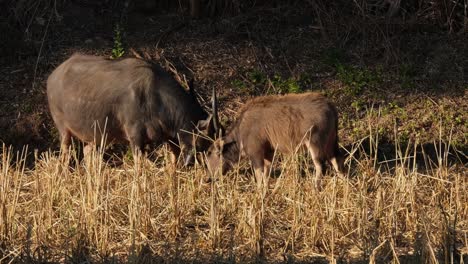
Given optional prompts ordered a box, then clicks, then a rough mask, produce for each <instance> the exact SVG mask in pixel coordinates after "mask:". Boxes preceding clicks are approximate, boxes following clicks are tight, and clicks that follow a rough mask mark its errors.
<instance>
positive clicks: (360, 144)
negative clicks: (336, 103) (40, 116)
mask: <svg viewBox="0 0 468 264" xmlns="http://www.w3.org/2000/svg"><path fill="white" fill-rule="evenodd" d="M378 140H379V139H378V137H377V134H376V133H375V132H374V130H373V129H372V128H370V129H369V136H368V137H366V138H364V139H362V140H360V141H357V142H355V143H354V144H353V145H351V146H350V147H349V149H346V151H347V152H348V156H347V160H346V169H347V171H348V175H347V176H346V177H337V176H335V174H334V173H333V172H332V170H330V172H329V173H330V174H329V175H327V176H326V177H325V179H324V184H323V189H322V190H320V191H319V190H316V189H315V188H314V181H313V179H314V176H313V175H314V173H313V166H312V165H311V162H310V158H309V157H307V156H301V155H299V156H294V157H282V158H279V159H277V160H276V161H275V162H274V163H276V166H275V169H274V170H273V171H272V176H271V177H270V179H269V186H268V190H267V192H266V194H263V193H262V192H261V191H259V190H258V189H257V185H256V183H255V180H254V178H255V177H252V175H251V169H250V167H249V166H248V164H247V163H246V162H244V163H241V165H240V166H239V167H237V168H235V169H234V170H233V171H232V172H230V173H229V174H228V175H225V176H219V175H218V176H215V177H214V178H213V179H212V180H211V181H210V182H207V181H206V179H207V174H206V171H205V170H204V168H203V167H202V166H200V165H198V164H196V165H195V167H193V168H191V169H184V170H182V169H177V170H176V169H174V167H173V166H172V165H171V164H170V162H169V161H170V158H169V153H168V151H167V149H166V148H162V149H160V150H159V151H158V152H157V155H158V156H159V157H160V158H159V159H158V161H157V162H152V161H149V160H146V159H142V160H139V161H138V162H133V161H131V159H128V158H123V160H122V164H121V165H118V166H110V165H109V164H107V163H106V161H105V160H104V159H102V158H101V155H102V153H99V152H97V151H95V152H93V153H92V156H91V157H90V159H89V161H88V162H86V161H81V162H80V161H79V160H78V158H76V157H75V156H72V157H69V158H70V159H71V160H74V162H71V163H70V164H71V165H69V166H68V165H65V163H64V162H62V160H63V157H60V156H59V154H58V153H51V152H46V153H42V154H40V155H37V154H36V157H35V165H34V168H32V169H27V167H26V155H27V154H30V155H31V153H30V152H29V151H28V149H26V148H25V149H24V150H23V151H22V152H19V153H13V152H12V151H11V150H9V149H8V148H7V147H6V146H3V148H2V152H1V153H2V154H1V164H0V166H1V167H0V258H1V260H0V262H2V263H3V262H18V263H19V262H26V263H33V262H34V263H37V262H38V261H42V262H57V261H59V262H63V261H69V262H75V263H78V262H85V263H86V262H106V263H111V262H112V263H115V262H118V261H122V262H130V263H133V262H144V263H146V262H157V261H162V260H165V261H177V262H183V261H187V262H192V261H203V260H208V261H211V262H230V263H233V262H239V261H240V262H245V261H256V260H258V259H259V258H261V259H264V260H267V261H280V262H281V261H288V260H292V259H293V260H297V261H301V260H303V261H310V260H324V261H331V262H334V261H337V260H349V261H351V262H352V261H359V260H367V261H370V262H371V263H382V261H383V262H391V261H394V262H396V263H398V261H399V260H401V259H402V258H406V257H411V258H412V259H413V260H414V261H415V263H439V262H440V263H443V262H445V261H446V260H447V261H450V260H451V258H454V259H453V261H460V255H457V252H460V251H461V252H462V253H464V254H465V255H466V253H467V249H468V240H467V236H468V191H467V190H468V182H467V175H466V173H467V170H466V167H464V166H463V165H462V166H460V164H459V163H458V165H456V164H457V163H455V164H454V165H451V163H450V162H449V160H448V157H449V153H448V152H449V151H450V152H452V153H456V150H453V149H450V148H445V149H444V148H442V147H441V146H439V142H440V143H441V144H442V143H443V139H442V136H441V138H440V139H438V140H437V141H435V145H436V148H437V147H438V146H439V147H438V148H437V149H438V150H439V151H438V152H437V158H438V159H437V160H435V161H433V160H431V159H429V157H428V156H427V155H426V154H425V153H424V151H421V149H420V148H418V147H419V146H418V145H417V144H407V145H405V146H401V145H400V144H399V143H398V142H396V144H395V150H394V151H395V153H393V155H392V156H393V158H391V159H387V160H378V159H377V156H378V155H377V154H378V144H379V142H378ZM446 143H449V142H446ZM406 146H408V147H406ZM71 153H75V152H74V151H73V150H72V151H71ZM72 155H75V154H72ZM415 157H418V158H420V159H421V160H423V161H425V162H423V163H425V164H418V163H417V162H416V159H415ZM77 164H78V165H77Z"/></svg>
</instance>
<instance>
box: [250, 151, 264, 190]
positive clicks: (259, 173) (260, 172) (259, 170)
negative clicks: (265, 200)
mask: <svg viewBox="0 0 468 264" xmlns="http://www.w3.org/2000/svg"><path fill="white" fill-rule="evenodd" d="M251 162H252V167H253V169H254V173H255V179H256V181H257V189H258V190H259V191H261V194H262V196H263V197H264V196H265V194H266V191H267V189H268V171H267V170H266V168H267V166H268V165H267V164H265V160H264V159H263V157H255V158H252V159H251Z"/></svg>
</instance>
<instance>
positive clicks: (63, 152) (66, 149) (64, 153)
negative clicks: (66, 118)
mask: <svg viewBox="0 0 468 264" xmlns="http://www.w3.org/2000/svg"><path fill="white" fill-rule="evenodd" d="M70 144H71V134H70V132H69V131H68V130H66V129H64V130H62V131H60V162H61V163H62V164H63V165H64V166H65V167H68V164H69V162H70Z"/></svg>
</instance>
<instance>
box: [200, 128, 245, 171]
mask: <svg viewBox="0 0 468 264" xmlns="http://www.w3.org/2000/svg"><path fill="white" fill-rule="evenodd" d="M239 154H240V153H239V148H238V146H237V143H236V141H234V140H232V139H229V138H227V137H224V138H219V139H217V140H215V141H214V142H213V144H212V145H211V147H210V148H209V149H208V151H207V152H206V159H205V163H206V166H207V168H208V171H209V173H210V174H211V175H213V174H215V173H218V172H220V173H221V174H225V173H226V172H227V171H228V170H230V169H231V168H232V167H233V166H234V165H235V164H236V163H237V162H238V161H239Z"/></svg>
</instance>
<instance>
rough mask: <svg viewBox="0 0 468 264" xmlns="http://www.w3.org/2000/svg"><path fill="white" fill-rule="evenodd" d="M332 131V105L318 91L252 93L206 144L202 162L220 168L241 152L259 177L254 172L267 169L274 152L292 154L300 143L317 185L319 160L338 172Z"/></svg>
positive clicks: (334, 129)
mask: <svg viewBox="0 0 468 264" xmlns="http://www.w3.org/2000/svg"><path fill="white" fill-rule="evenodd" d="M337 131H338V113H337V110H336V108H335V106H334V105H333V104H332V103H331V102H330V101H328V100H327V99H326V98H325V97H324V96H323V95H321V94H318V93H305V94H288V95H284V96H281V95H274V96H264V97H258V98H255V99H252V100H251V101H249V102H247V104H245V105H244V107H242V109H241V110H240V113H239V117H238V119H237V121H236V122H235V123H234V124H233V125H232V127H231V128H230V129H229V132H228V133H227V134H226V136H224V137H223V138H221V139H219V140H217V141H215V143H214V144H213V145H212V146H211V147H210V149H209V150H208V155H207V166H208V169H209V170H210V171H211V172H215V171H216V170H218V169H219V168H221V169H222V172H223V173H224V172H225V171H226V170H227V169H229V168H230V167H231V166H232V165H233V164H234V163H236V162H237V161H238V159H239V157H240V155H242V154H243V155H245V156H247V157H248V158H249V159H250V161H251V163H252V166H253V168H254V169H255V171H256V174H257V177H262V178H263V176H260V175H258V174H262V175H265V174H267V172H268V166H269V164H270V163H271V161H272V159H273V154H274V152H275V151H278V152H280V153H293V152H295V151H297V150H299V149H300V148H304V147H305V148H306V149H308V150H309V152H310V154H311V156H312V159H313V162H314V165H315V169H316V180H317V185H319V181H320V178H321V177H322V174H323V163H324V162H325V161H329V162H330V163H331V164H332V165H333V167H334V169H335V170H336V171H337V172H338V173H340V174H341V173H343V158H342V156H341V155H340V152H339V148H338V133H337ZM221 157H222V159H221Z"/></svg>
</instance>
